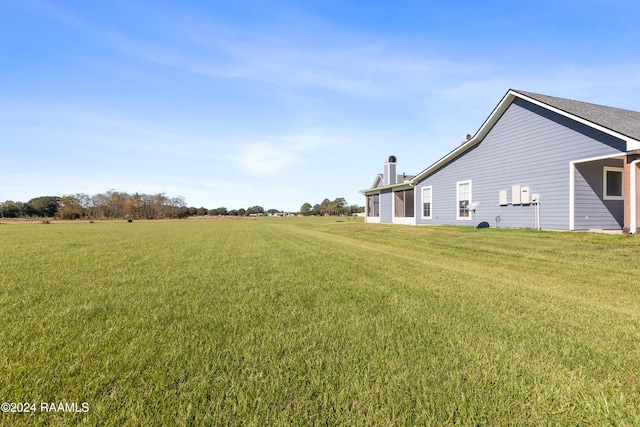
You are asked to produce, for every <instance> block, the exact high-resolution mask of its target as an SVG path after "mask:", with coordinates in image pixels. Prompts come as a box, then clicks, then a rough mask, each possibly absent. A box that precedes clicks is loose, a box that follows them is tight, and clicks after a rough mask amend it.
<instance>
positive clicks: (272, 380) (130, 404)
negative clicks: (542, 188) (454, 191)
mask: <svg viewBox="0 0 640 427" xmlns="http://www.w3.org/2000/svg"><path fill="white" fill-rule="evenodd" d="M2 227H3V228H2V230H1V231H2V232H3V234H2V235H1V237H0V242H1V243H2V245H3V247H6V245H9V246H10V247H12V255H11V256H8V255H6V253H4V252H3V255H0V257H1V258H2V260H1V261H3V264H2V267H0V273H1V275H0V314H2V316H3V319H4V318H6V319H7V320H8V322H7V323H6V325H7V328H6V329H5V328H3V329H2V332H1V335H0V344H1V345H2V350H3V351H2V352H0V353H1V354H2V356H0V363H1V364H2V365H0V367H1V368H2V371H3V372H7V376H3V378H2V380H0V387H1V388H2V394H3V396H8V399H9V400H10V399H13V398H15V399H18V400H19V399H20V398H33V399H44V400H45V401H48V400H52V399H54V400H61V399H68V400H76V399H77V400H80V401H87V402H89V403H90V404H91V412H90V413H89V414H87V415H84V414H83V415H80V416H75V417H73V416H69V415H68V414H67V415H60V414H58V415H52V416H49V417H48V418H47V416H45V415H39V417H41V418H42V417H44V418H47V419H48V420H49V421H50V422H53V423H56V424H57V423H62V424H69V425H72V424H76V423H77V422H78V421H79V420H82V421H85V422H87V423H89V424H94V425H97V424H106V425H116V424H141V423H144V424H158V425H159V424H177V425H190V424H212V423H213V424H246V425H265V424H279V425H282V424H289V425H298V424H306V425H308V424H325V423H326V424H338V425H340V424H342V425H347V424H348V425H353V424H367V425H374V424H430V423H431V424H434V425H442V424H454V423H463V424H476V423H480V424H524V423H532V424H540V423H559V424H565V423H587V424H595V423H602V422H615V423H619V424H625V423H626V424H633V423H635V422H636V421H637V420H638V395H639V390H638V386H637V377H636V375H637V374H636V371H637V369H636V368H637V362H638V360H639V357H638V342H639V341H638V338H639V336H638V318H639V316H638V312H637V308H636V307H637V300H636V301H626V300H622V301H619V300H618V299H617V297H616V295H615V294H616V292H618V291H619V289H623V288H625V287H632V286H631V285H629V284H628V283H626V284H618V283H617V282H615V281H614V282H611V283H608V282H603V283H602V284H601V286H599V285H598V283H597V281H595V280H591V281H589V282H588V284H587V286H588V287H589V288H591V291H590V293H587V294H586V295H583V296H582V297H581V298H582V299H579V298H578V297H579V296H580V292H578V291H577V289H578V288H579V286H580V284H579V283H576V282H572V281H571V279H569V280H568V281H567V282H566V284H564V285H563V283H562V281H561V278H562V275H561V270H560V269H559V268H557V267H555V266H554V262H553V261H556V262H557V260H554V258H557V256H558V253H559V251H560V252H562V251H565V250H567V249H573V250H574V251H575V250H580V251H583V250H584V255H585V258H587V259H588V257H587V255H589V256H591V255H590V254H591V252H590V251H589V250H585V249H584V248H581V245H591V246H597V245H605V246H607V247H609V248H610V249H613V250H615V251H617V252H618V255H619V258H620V259H621V260H622V261H619V260H616V261H615V262H626V261H625V260H626V259H627V258H628V256H627V255H628V254H629V253H631V254H634V253H637V252H634V251H637V246H628V243H629V241H627V240H624V241H621V242H622V243H616V241H615V240H603V241H600V240H599V237H596V238H594V239H593V240H588V239H587V240H581V239H583V237H582V236H580V237H579V238H577V240H575V241H571V239H568V238H566V237H564V236H560V237H555V236H557V234H555V233H553V234H552V237H546V236H547V235H546V234H545V235H543V236H545V237H544V238H541V239H540V240H536V238H532V237H529V236H528V235H527V234H526V233H522V232H515V231H504V232H503V231H502V230H491V231H492V232H493V231H499V232H498V233H494V234H489V233H484V234H477V235H476V237H473V236H474V235H470V234H469V233H468V232H467V231H466V230H459V231H458V230H449V229H439V230H434V229H430V230H427V229H422V228H419V229H415V228H407V227H396V228H393V229H392V228H386V227H383V226H380V227H376V226H374V227H371V226H364V225H363V224H356V223H352V222H348V223H335V221H334V220H330V221H329V220H324V219H310V220H297V219H294V220H280V219H278V220H275V219H274V220H256V221H217V222H216V221H212V222H202V223H195V222H177V223H133V224H126V223H114V224H70V225H69V226H62V225H58V224H52V225H51V226H39V225H34V226H20V227H22V228H10V227H8V226H5V225H3V226H2ZM12 227H15V226H12ZM30 227H31V228H30ZM5 230H10V231H8V232H6V233H5ZM446 234H449V235H450V238H448V236H446ZM478 238H481V239H486V240H481V241H473V239H478ZM492 239H493V240H494V242H492V241H491V240H492ZM618 239H620V238H619V237H618ZM523 240H525V241H527V242H529V243H528V244H527V243H523ZM43 241H47V242H55V243H56V246H55V247H54V246H47V245H42V244H39V243H38V242H43ZM447 241H451V243H450V246H447ZM512 241H513V242H514V243H513V244H512V243H511V242H512ZM465 242H468V243H465ZM594 242H595V243H594ZM14 243H15V244H14ZM425 243H428V244H425ZM533 245H535V246H536V247H533ZM481 246H485V247H487V250H488V251H489V253H490V251H495V252H502V251H503V249H502V248H504V247H508V246H510V249H509V250H508V251H506V252H507V253H505V254H504V256H502V257H500V258H499V259H497V260H494V262H493V264H491V267H487V263H488V260H487V258H488V256H487V255H486V253H485V252H483V251H482V249H481V248H480V247H481ZM592 249H593V248H592ZM461 253H462V254H464V255H466V256H464V257H459V256H456V254H461ZM509 253H511V256H507V255H509ZM469 254H471V255H472V256H471V257H469V256H468V255H469ZM544 254H548V256H546V257H545V255H544ZM61 255H62V256H61ZM600 256H602V254H601V255H600ZM518 257H542V258H543V259H542V260H541V265H542V266H544V269H545V270H543V271H545V272H546V275H545V274H540V273H537V275H535V277H534V278H535V281H533V282H532V281H530V279H529V278H530V277H531V276H530V275H529V274H528V273H529V272H534V271H536V268H535V265H531V266H530V267H529V268H528V269H527V268H526V267H525V269H524V274H523V271H522V270H521V269H518V268H516V266H517V265H518V263H517V259H518ZM9 258H11V259H9ZM61 258H63V259H64V260H65V262H60V260H61ZM494 258H495V257H494ZM492 259H493V258H492ZM12 260H13V261H12ZM15 260H20V262H16V261H15ZM4 261H7V262H6V263H5V262H4ZM532 262H533V261H532ZM572 262H573V263H576V264H577V265H578V266H580V265H581V264H580V263H579V261H571V262H569V263H568V264H569V267H570V268H573V270H571V271H570V272H569V273H570V274H569V276H575V277H580V278H583V277H585V273H584V271H583V270H584V269H579V268H578V269H576V268H575V265H574V264H572ZM610 262H611V260H605V261H604V263H605V264H606V263H610ZM22 263H25V264H26V265H29V267H30V270H29V271H28V272H25V271H24V270H23V269H20V268H18V266H19V265H25V264H22ZM583 266H584V267H587V264H584V265H583ZM607 266H609V265H607ZM590 268H591V267H588V268H586V269H587V270H589V269H590ZM496 272H498V273H499V274H494V273H496ZM511 277H513V278H514V280H510V278H511ZM543 279H546V281H542V280H543ZM538 281H540V284H538ZM606 287H610V288H613V289H614V292H613V296H609V297H608V299H607V301H606V304H604V306H603V307H600V306H598V304H597V299H598V298H597V297H598V296H599V295H603V294H605V293H606V292H605V290H603V288H606ZM616 289H618V290H616ZM539 291H542V292H539ZM564 293H566V297H563V294H564ZM20 294H23V295H28V296H29V298H26V299H23V300H20V301H18V299H19V298H16V297H14V296H15V295H20ZM5 316H6V317H5ZM14 415H15V414H14ZM16 420H17V421H20V420H22V421H24V422H25V423H29V422H33V421H34V418H33V417H32V418H27V417H25V418H22V419H20V418H16V417H13V418H8V417H4V418H0V421H1V422H5V421H7V422H15V421H16ZM39 421H42V419H40V420H39Z"/></svg>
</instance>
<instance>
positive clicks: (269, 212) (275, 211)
mask: <svg viewBox="0 0 640 427" xmlns="http://www.w3.org/2000/svg"><path fill="white" fill-rule="evenodd" d="M278 212H280V210H278V209H273V208H272V209H269V210H268V211H267V213H268V214H269V215H275V214H276V213H278Z"/></svg>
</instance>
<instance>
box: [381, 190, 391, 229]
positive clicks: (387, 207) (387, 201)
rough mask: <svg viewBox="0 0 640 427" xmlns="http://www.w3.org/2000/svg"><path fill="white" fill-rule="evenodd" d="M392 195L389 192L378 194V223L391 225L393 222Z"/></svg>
mask: <svg viewBox="0 0 640 427" xmlns="http://www.w3.org/2000/svg"><path fill="white" fill-rule="evenodd" d="M392 200H393V193H392V192H391V190H384V191H381V192H380V222H384V223H388V224H391V223H392V222H393V204H392Z"/></svg>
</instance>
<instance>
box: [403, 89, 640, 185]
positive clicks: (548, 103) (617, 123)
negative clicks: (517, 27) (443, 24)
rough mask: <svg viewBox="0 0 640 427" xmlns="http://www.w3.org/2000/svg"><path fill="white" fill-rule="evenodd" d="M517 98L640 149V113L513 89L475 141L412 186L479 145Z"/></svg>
mask: <svg viewBox="0 0 640 427" xmlns="http://www.w3.org/2000/svg"><path fill="white" fill-rule="evenodd" d="M516 98H520V99H524V100H526V101H529V102H531V103H533V104H536V105H539V106H541V107H543V108H546V109H547V110H550V111H554V112H556V113H558V114H561V115H563V116H565V117H568V118H570V119H572V120H575V121H577V122H580V123H582V124H585V125H587V126H590V127H592V128H594V129H598V130H600V131H602V132H604V133H607V134H609V135H612V136H614V137H616V138H619V139H622V140H623V141H625V142H626V143H627V147H626V148H627V151H632V150H638V149H640V112H637V111H631V110H623V109H621V108H613V107H605V106H603V105H597V104H590V103H587V102H580V101H573V100H570V99H564V98H556V97H553V96H547V95H540V94H536V93H531V92H525V91H519V90H513V89H510V90H509V91H508V92H507V93H506V95H505V96H504V97H503V98H502V100H501V101H500V103H498V105H497V106H496V108H494V109H493V111H492V112H491V114H490V115H489V117H488V118H487V120H485V122H484V123H483V124H482V126H480V129H478V131H477V132H476V134H475V135H474V136H473V137H472V138H470V139H469V140H468V141H467V142H465V143H463V144H462V145H459V146H458V147H456V148H455V149H454V150H453V151H451V152H450V153H449V154H447V155H445V156H444V157H443V158H441V159H440V160H438V161H436V162H435V163H433V164H432V165H431V166H429V167H428V168H427V169H425V170H423V171H422V172H420V173H419V174H418V175H416V176H415V178H413V179H412V180H411V183H410V184H411V185H416V184H417V183H418V182H419V181H420V180H421V179H423V178H424V177H426V176H427V175H430V174H432V173H433V172H435V171H437V170H438V169H440V168H441V167H442V166H444V165H445V164H447V163H449V162H450V161H452V160H453V159H455V158H456V157H458V156H460V155H462V154H463V153H465V152H467V151H468V150H470V149H471V148H473V147H475V146H476V145H477V144H479V143H480V142H481V141H482V140H483V139H484V137H485V136H486V135H487V133H489V131H490V130H491V128H492V127H493V125H494V124H495V123H496V122H497V121H498V119H500V117H501V116H502V114H504V112H505V111H506V110H507V108H509V106H510V105H511V104H512V103H513V101H514V100H515V99H516Z"/></svg>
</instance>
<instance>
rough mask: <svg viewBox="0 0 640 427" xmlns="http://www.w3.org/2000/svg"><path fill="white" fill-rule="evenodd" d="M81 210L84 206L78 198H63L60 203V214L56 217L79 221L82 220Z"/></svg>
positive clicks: (70, 196)
mask: <svg viewBox="0 0 640 427" xmlns="http://www.w3.org/2000/svg"><path fill="white" fill-rule="evenodd" d="M81 210H82V205H81V204H80V200H79V199H78V198H77V197H76V196H74V195H67V196H62V197H60V201H59V203H58V213H57V215H56V216H57V217H58V218H61V219H78V218H80V215H81Z"/></svg>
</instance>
